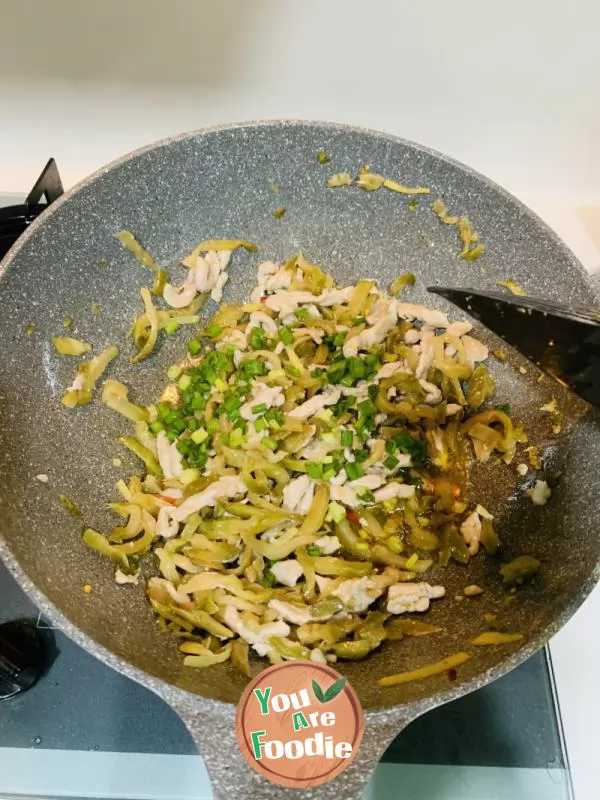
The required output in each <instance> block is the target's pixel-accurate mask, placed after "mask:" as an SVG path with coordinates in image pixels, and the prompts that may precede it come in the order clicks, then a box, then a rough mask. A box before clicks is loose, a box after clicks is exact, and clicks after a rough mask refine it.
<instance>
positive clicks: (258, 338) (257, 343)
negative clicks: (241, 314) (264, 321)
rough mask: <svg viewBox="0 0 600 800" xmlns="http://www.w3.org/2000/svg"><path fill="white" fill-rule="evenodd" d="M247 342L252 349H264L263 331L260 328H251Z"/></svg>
mask: <svg viewBox="0 0 600 800" xmlns="http://www.w3.org/2000/svg"><path fill="white" fill-rule="evenodd" d="M248 343H249V344H250V347H251V348H252V349H253V350H264V349H265V332H264V331H263V329H262V328H252V330H251V331H250V333H249V334H248Z"/></svg>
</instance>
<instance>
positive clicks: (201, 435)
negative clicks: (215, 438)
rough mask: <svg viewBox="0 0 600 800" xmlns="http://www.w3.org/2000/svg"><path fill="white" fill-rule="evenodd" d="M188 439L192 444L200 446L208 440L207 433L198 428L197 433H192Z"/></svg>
mask: <svg viewBox="0 0 600 800" xmlns="http://www.w3.org/2000/svg"><path fill="white" fill-rule="evenodd" d="M190 438H191V440H192V442H194V444H202V442H203V441H205V439H208V432H207V431H205V430H204V428H198V430H197V431H194V432H193V433H192V435H191V437H190Z"/></svg>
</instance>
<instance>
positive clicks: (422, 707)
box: [0, 119, 600, 724]
mask: <svg viewBox="0 0 600 800" xmlns="http://www.w3.org/2000/svg"><path fill="white" fill-rule="evenodd" d="M269 127H274V128H284V127H287V128H302V127H308V128H313V129H322V130H324V131H327V132H331V133H335V132H339V133H342V134H343V133H356V134H361V135H366V136H369V137H374V138H377V139H380V140H382V139H383V140H385V141H389V142H390V143H394V144H400V145H403V146H405V147H408V148H410V149H412V150H414V151H417V152H419V153H422V154H424V155H428V156H433V157H434V158H436V159H438V160H441V161H443V162H445V163H447V164H449V165H452V166H454V167H456V168H458V169H459V170H461V171H462V172H463V173H466V174H467V175H468V176H470V177H473V178H475V179H476V180H477V181H478V182H479V183H481V184H483V185H485V186H486V187H488V188H491V189H493V190H494V191H496V192H498V193H499V194H500V195H501V196H502V197H503V198H505V199H506V200H508V201H510V202H511V203H512V204H513V206H515V207H516V208H518V209H519V210H520V211H521V213H523V214H524V215H525V216H527V217H529V218H530V219H533V220H534V221H535V223H536V224H537V225H538V226H539V227H540V228H541V229H543V231H544V233H545V234H546V236H547V237H548V239H549V240H551V241H552V242H553V244H554V245H555V246H556V247H557V248H558V249H559V250H561V251H562V253H563V255H564V257H565V258H566V259H568V261H569V263H570V266H571V267H572V268H574V269H575V270H577V272H578V273H579V275H580V277H581V278H582V279H583V281H584V283H585V284H586V285H587V287H588V288H589V291H590V293H591V294H592V295H593V296H597V292H596V291H595V289H594V287H593V284H592V283H591V281H590V280H589V274H588V273H587V271H586V270H585V268H584V267H583V265H582V264H581V262H580V261H579V260H578V259H577V257H576V256H575V255H574V253H573V252H572V251H571V249H570V248H569V247H568V245H566V244H565V242H563V240H562V239H561V238H560V237H559V236H558V234H557V233H556V232H555V231H554V230H553V229H552V228H550V227H549V226H548V225H547V224H546V223H545V222H544V221H543V220H542V219H541V218H540V217H539V216H538V215H537V214H536V213H535V212H534V211H532V210H531V209H530V208H528V207H527V206H526V205H525V204H524V203H522V202H521V201H520V200H519V199H518V198H516V197H515V196H514V195H512V194H511V193H510V192H508V191H507V190H506V189H504V188H503V187H502V186H500V185H499V184H497V183H496V182H495V181H493V180H491V179H490V178H487V177H486V176H485V175H482V174H481V173H480V172H478V171H477V170H475V169H473V168H472V167H469V166H468V165H466V164H464V163H462V162H460V161H458V160H457V159H454V158H452V157H450V156H448V155H446V154H444V153H442V152H440V151H438V150H435V149H433V148H430V147H426V146H424V145H421V144H418V143H416V142H413V141H411V140H408V139H404V138H402V137H400V136H397V135H394V134H389V133H384V132H381V131H377V130H374V129H371V128H367V127H363V126H357V125H349V124H344V123H336V122H326V121H318V120H302V119H267V120H248V121H242V122H232V123H224V124H219V125H213V126H207V127H203V128H198V129H195V130H192V131H188V132H184V133H180V134H175V135H172V136H168V137H165V138H163V139H160V140H158V141H155V142H152V143H149V144H147V145H143V146H142V147H140V148H136V149H135V150H132V151H129V152H127V153H125V154H124V155H122V156H119V157H118V158H116V159H114V160H113V161H111V162H109V163H108V164H106V165H104V166H102V167H100V168H99V169H97V170H96V171H94V172H93V173H91V174H90V175H88V176H87V177H85V178H83V179H82V180H81V181H79V182H78V183H76V184H75V185H74V186H73V187H72V188H70V189H69V190H68V191H66V192H65V193H64V194H63V195H62V196H61V197H60V198H59V199H58V200H56V201H55V202H54V203H52V205H51V206H50V207H49V208H48V209H47V210H46V211H45V212H44V213H43V214H42V215H41V216H40V217H38V218H37V219H36V220H35V221H34V222H33V223H32V225H31V226H30V227H29V228H28V229H27V231H26V232H25V233H24V234H23V235H22V236H21V237H20V238H19V239H18V240H17V242H16V243H15V245H14V246H13V247H12V248H11V249H10V250H9V252H8V253H7V254H6V256H5V258H4V259H3V260H2V261H0V289H1V285H2V278H3V277H4V275H5V274H6V273H7V272H8V270H9V268H10V266H11V264H12V262H13V261H14V260H15V257H16V256H17V255H18V253H19V252H20V250H21V249H22V248H23V247H24V246H25V245H26V244H27V242H28V241H29V239H30V238H31V237H32V236H34V235H36V233H37V230H38V228H39V226H40V225H43V224H44V221H45V220H47V219H50V218H51V217H52V215H53V214H55V213H57V212H59V211H60V209H61V208H62V206H63V205H64V204H65V203H68V202H70V200H71V199H73V198H74V197H76V196H77V195H78V194H79V192H80V191H82V190H83V189H84V188H86V187H88V186H90V185H92V184H94V183H95V182H96V181H97V180H99V179H100V178H101V177H102V176H104V175H105V174H107V173H108V172H110V171H112V170H114V169H115V168H117V167H120V166H122V165H124V164H126V163H128V162H129V161H132V160H133V159H135V158H137V157H139V156H142V155H144V154H145V153H148V152H151V151H154V150H158V149H161V148H163V147H167V146H169V145H171V144H174V143H178V142H181V141H186V140H190V139H194V138H198V137H201V136H206V135H211V134H218V133H220V132H223V131H236V130H240V131H243V130H245V129H255V128H269ZM0 557H1V558H2V560H3V562H4V563H5V564H6V566H7V568H8V570H9V572H10V573H11V574H12V575H13V577H14V578H15V579H16V580H17V581H18V583H19V585H20V587H21V588H22V589H23V591H24V592H25V593H26V594H27V595H28V596H29V597H30V598H31V600H32V601H33V602H34V603H35V605H36V607H37V608H39V609H40V610H41V611H42V613H43V614H44V615H45V616H47V617H48V619H49V620H50V621H51V622H52V623H53V624H55V625H56V627H57V628H59V629H60V630H61V631H62V632H63V633H65V634H66V635H67V636H69V638H70V639H72V640H73V641H74V642H76V644H78V645H80V646H81V647H83V648H84V649H85V650H86V651H87V652H88V653H90V654H92V655H93V656H95V657H96V658H98V659H100V660H102V661H103V662H104V663H106V664H108V665H109V666H111V667H112V668H113V669H116V670H117V671H118V672H120V673H121V674H123V675H125V676H126V677H129V678H131V679H133V680H135V681H136V682H138V683H140V684H142V685H144V686H146V687H147V688H149V689H151V690H152V691H154V692H155V693H156V694H158V695H159V696H160V697H162V698H163V699H164V700H165V701H166V702H167V703H169V704H170V705H172V706H173V707H176V708H177V709H181V707H182V706H184V707H189V708H193V709H194V711H195V712H197V711H205V712H211V711H212V712H213V713H214V712H217V713H219V714H223V713H231V714H233V712H234V710H235V704H234V703H230V702H226V701H222V700H214V699H212V698H209V697H206V696H204V695H201V694H195V693H192V692H188V691H186V690H184V689H181V688H179V687H178V686H176V685H175V684H171V683H169V682H167V681H165V680H163V679H161V678H158V677H156V676H154V675H152V674H150V673H148V672H145V671H144V670H142V669H140V668H139V667H136V666H134V665H133V664H132V663H131V662H129V661H127V660H126V659H125V658H123V657H121V656H118V655H116V654H115V653H113V652H112V651H111V650H109V649H108V648H106V647H105V646H104V645H102V644H100V642H98V641H97V640H96V639H94V638H93V637H92V636H91V635H89V634H87V633H84V632H83V631H82V630H81V629H80V628H79V627H78V626H77V625H76V624H75V623H73V622H71V620H70V619H69V618H68V617H66V616H65V615H64V614H63V613H62V612H61V611H59V609H58V608H57V607H56V606H55V605H54V603H52V601H51V600H50V599H49V598H48V597H47V596H46V595H45V594H44V593H43V592H42V591H41V590H40V589H38V588H37V587H36V586H35V585H34V584H33V582H32V581H31V580H30V578H29V576H28V575H27V573H26V571H25V570H24V569H23V568H22V567H21V565H20V563H19V562H18V561H17V559H16V558H15V557H14V556H13V554H12V551H11V550H10V548H9V546H8V544H7V543H6V541H5V540H4V538H3V535H2V532H1V530H0ZM598 580H600V561H598V562H597V563H596V565H595V567H594V570H593V572H592V573H591V575H590V576H589V578H588V579H587V580H586V581H585V582H584V583H583V584H582V585H581V587H580V590H579V593H578V595H577V597H576V598H574V599H573V600H572V601H570V602H569V603H568V604H567V605H566V606H565V608H564V609H563V610H562V612H561V613H560V614H559V615H558V617H557V618H556V619H554V620H553V622H552V623H551V624H550V625H549V626H548V627H546V628H545V629H544V630H543V631H540V632H539V633H538V634H537V635H536V636H534V637H532V638H531V639H530V640H529V641H528V642H527V644H526V645H524V646H523V647H521V648H520V649H518V650H517V651H516V652H515V653H513V655H512V656H511V657H510V658H509V659H507V660H505V661H503V662H501V663H500V664H497V665H496V666H494V667H491V668H490V669H488V670H486V671H485V672H483V673H480V674H478V675H475V676H474V677H473V678H471V679H470V680H468V681H465V682H464V683H461V684H458V685H455V686H450V687H449V688H448V689H444V690H441V691H439V692H437V693H434V694H432V695H430V696H428V697H425V698H422V699H421V700H415V701H412V702H410V703H407V704H393V705H389V706H381V707H379V706H378V707H376V708H369V709H366V710H365V715H366V717H367V719H368V720H369V722H370V723H371V724H377V723H378V722H381V723H383V722H384V721H386V722H387V723H389V722H390V719H391V718H394V717H396V718H397V719H398V720H400V719H404V720H408V721H411V720H413V719H416V717H418V716H420V715H421V714H423V713H425V712H426V711H429V710H431V709H432V708H435V707H437V706H439V705H442V704H443V703H446V702H448V701H450V700H452V699H455V698H457V697H460V696H463V695H466V694H468V693H470V692H472V691H475V690H476V689H478V688H481V687H482V686H484V685H486V684H488V683H490V682H491V681H493V680H496V679H497V678H500V677H502V676H503V675H505V674H506V673H507V672H509V671H510V670H512V669H513V668H515V667H516V666H518V665H519V664H521V663H523V662H524V661H525V660H526V659H527V658H529V657H530V656H531V655H533V654H534V653H535V652H537V651H538V650H539V649H540V648H541V647H543V646H544V645H545V644H546V643H547V642H548V640H549V639H550V638H551V637H552V636H553V635H554V634H555V633H556V632H557V631H558V630H560V628H561V627H562V626H563V625H564V624H565V623H566V622H567V621H568V620H569V619H570V618H571V616H572V615H573V614H574V613H575V611H576V610H577V609H578V608H579V607H580V606H581V605H582V603H583V602H584V601H585V599H586V598H587V597H588V596H589V594H590V593H591V591H592V590H593V589H594V587H595V586H596V584H597V582H598Z"/></svg>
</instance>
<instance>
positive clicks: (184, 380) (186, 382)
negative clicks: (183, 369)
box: [177, 375, 192, 392]
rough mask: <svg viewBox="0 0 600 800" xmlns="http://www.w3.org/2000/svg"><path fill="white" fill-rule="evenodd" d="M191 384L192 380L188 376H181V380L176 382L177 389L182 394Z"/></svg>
mask: <svg viewBox="0 0 600 800" xmlns="http://www.w3.org/2000/svg"><path fill="white" fill-rule="evenodd" d="M191 384H192V379H191V378H190V376H189V375H182V376H181V378H179V380H178V381H177V387H178V388H179V389H181V391H182V392H185V390H186V389H189V388H190V386H191Z"/></svg>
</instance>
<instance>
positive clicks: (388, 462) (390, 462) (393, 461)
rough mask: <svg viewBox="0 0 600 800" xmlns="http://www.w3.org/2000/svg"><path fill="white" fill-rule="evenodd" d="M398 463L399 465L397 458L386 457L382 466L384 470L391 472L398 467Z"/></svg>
mask: <svg viewBox="0 0 600 800" xmlns="http://www.w3.org/2000/svg"><path fill="white" fill-rule="evenodd" d="M399 463H400V462H399V461H398V459H397V458H395V457H394V456H388V457H387V458H386V459H385V461H384V462H383V466H384V467H385V468H386V469H389V470H390V471H391V470H394V469H396V467H397V466H398V464H399Z"/></svg>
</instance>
